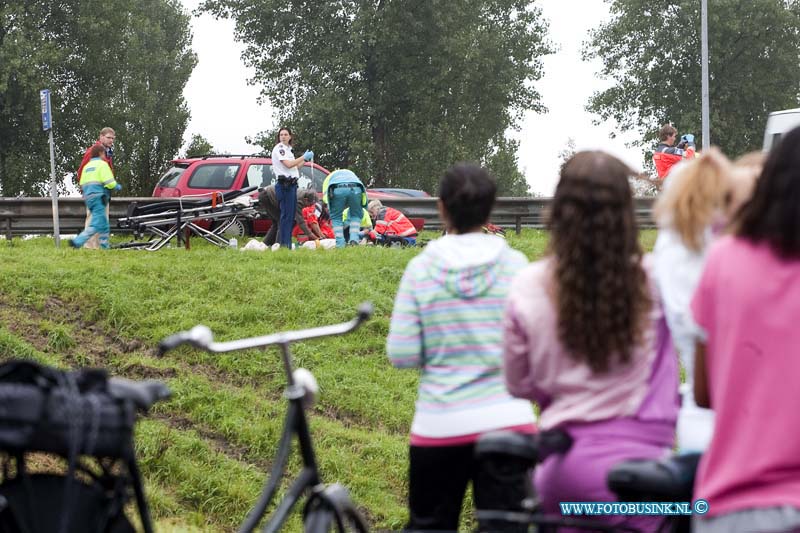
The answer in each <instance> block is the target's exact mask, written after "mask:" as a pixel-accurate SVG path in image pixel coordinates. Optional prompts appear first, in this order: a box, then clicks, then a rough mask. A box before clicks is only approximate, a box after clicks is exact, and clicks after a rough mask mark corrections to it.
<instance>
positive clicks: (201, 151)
mask: <svg viewBox="0 0 800 533" xmlns="http://www.w3.org/2000/svg"><path fill="white" fill-rule="evenodd" d="M213 153H214V147H213V146H212V145H211V143H210V142H209V141H208V139H206V138H205V137H203V136H202V135H200V134H199V133H195V134H194V135H192V140H191V141H190V142H189V146H187V147H186V157H198V156H201V155H207V154H213Z"/></svg>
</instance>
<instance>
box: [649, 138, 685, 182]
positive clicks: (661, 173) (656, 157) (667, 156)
mask: <svg viewBox="0 0 800 533" xmlns="http://www.w3.org/2000/svg"><path fill="white" fill-rule="evenodd" d="M693 157H694V146H692V145H689V146H688V147H687V148H686V149H685V150H684V149H683V148H678V147H676V146H670V145H668V144H664V143H660V144H659V145H658V146H657V147H656V151H655V152H654V153H653V163H655V164H656V173H657V174H658V177H659V179H662V180H663V179H664V178H666V177H667V174H669V171H670V169H671V168H672V167H673V165H675V163H677V162H679V161H682V160H684V159H692V158H693Z"/></svg>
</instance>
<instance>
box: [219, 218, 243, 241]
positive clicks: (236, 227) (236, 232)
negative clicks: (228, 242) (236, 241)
mask: <svg viewBox="0 0 800 533" xmlns="http://www.w3.org/2000/svg"><path fill="white" fill-rule="evenodd" d="M222 224H227V221H226V222H219V223H217V225H216V227H219V226H221V225H222ZM222 234H223V235H225V236H226V237H247V236H249V235H251V232H250V224H249V223H248V222H246V221H244V220H241V219H238V218H237V219H236V220H234V221H233V223H232V224H231V225H230V226H228V227H227V228H225V231H223V232H222Z"/></svg>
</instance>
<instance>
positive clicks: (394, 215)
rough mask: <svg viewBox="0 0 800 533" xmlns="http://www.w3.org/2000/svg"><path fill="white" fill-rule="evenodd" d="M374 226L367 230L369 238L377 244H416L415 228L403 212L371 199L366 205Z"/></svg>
mask: <svg viewBox="0 0 800 533" xmlns="http://www.w3.org/2000/svg"><path fill="white" fill-rule="evenodd" d="M367 211H368V212H369V216H370V217H371V218H372V221H373V223H374V224H375V228H374V229H373V230H372V231H370V232H369V237H370V240H372V241H375V242H376V243H378V244H387V243H390V242H400V243H401V244H403V245H407V246H414V245H416V244H417V228H415V227H414V224H412V223H411V221H410V220H408V217H406V216H405V215H404V214H403V213H401V212H400V211H398V210H397V209H394V208H393V207H385V206H384V205H383V204H382V203H381V201H380V200H372V201H371V202H370V203H369V205H368V206H367Z"/></svg>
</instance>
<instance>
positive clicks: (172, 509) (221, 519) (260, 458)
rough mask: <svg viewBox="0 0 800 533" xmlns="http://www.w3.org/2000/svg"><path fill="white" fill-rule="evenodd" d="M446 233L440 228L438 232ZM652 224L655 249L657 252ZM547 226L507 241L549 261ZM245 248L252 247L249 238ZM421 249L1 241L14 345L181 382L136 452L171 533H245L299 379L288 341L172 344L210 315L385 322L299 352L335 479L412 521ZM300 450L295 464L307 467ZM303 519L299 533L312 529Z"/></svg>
mask: <svg viewBox="0 0 800 533" xmlns="http://www.w3.org/2000/svg"><path fill="white" fill-rule="evenodd" d="M425 237H428V238H432V237H435V235H433V234H431V235H426V236H425ZM654 238H655V237H654V232H644V233H643V235H642V242H643V243H644V245H645V247H646V248H651V247H652V242H653V241H654ZM547 239H548V236H547V233H546V232H543V231H536V230H524V231H523V233H522V235H521V236H516V235H514V234H513V233H511V234H509V236H508V241H509V244H510V245H511V246H513V247H514V248H516V249H519V250H521V251H522V252H523V253H525V254H526V255H527V256H528V257H529V258H530V259H532V260H533V259H536V258H538V257H540V256H541V255H542V254H543V253H544V251H545V249H546V246H547ZM242 244H244V243H242ZM416 253H418V250H415V249H387V248H381V247H378V248H374V247H369V248H360V247H359V248H348V249H343V250H335V251H307V250H299V251H295V252H285V251H284V252H277V253H272V252H266V253H248V252H239V251H236V250H231V249H217V248H214V247H211V246H208V245H204V244H203V243H201V242H196V241H193V243H192V249H191V251H186V250H183V249H178V248H174V249H164V250H162V251H159V252H155V253H150V252H143V251H133V250H130V251H110V252H100V251H91V250H81V251H75V250H71V249H68V248H67V247H66V246H65V244H62V248H61V249H55V247H54V246H53V241H52V240H51V239H46V238H39V239H31V240H26V241H22V240H19V239H15V240H14V241H12V242H8V241H2V240H0V258H2V260H0V353H2V355H3V357H31V358H34V359H37V360H40V361H42V362H45V363H48V364H56V365H59V366H76V365H96V366H105V367H108V368H110V369H111V371H112V372H113V373H115V374H120V375H127V376H130V377H158V378H160V379H163V380H164V381H166V382H167V383H168V384H169V386H170V387H171V389H172V390H173V398H172V399H171V400H170V401H169V402H166V403H165V404H163V405H159V406H158V407H157V408H156V409H155V410H154V413H153V414H152V415H151V416H150V417H149V418H148V419H147V420H145V421H143V422H141V423H140V424H139V425H138V428H137V452H138V455H139V457H140V460H141V464H142V470H143V473H144V475H145V479H146V485H147V491H148V494H149V496H150V499H151V502H152V506H153V514H154V516H155V517H156V519H157V521H158V525H159V529H160V530H163V531H233V530H235V528H236V525H237V524H239V523H240V522H241V521H242V520H243V518H244V516H245V514H246V512H247V510H248V509H249V507H250V506H251V505H252V504H253V502H254V501H255V500H256V498H257V496H258V494H259V491H260V489H261V486H262V483H263V482H264V479H265V477H266V472H267V471H268V468H269V466H270V464H271V463H270V462H271V460H272V457H273V455H274V453H275V450H276V447H277V442H278V438H279V435H280V431H281V427H282V423H283V414H284V412H285V400H283V398H282V391H283V387H284V384H285V378H284V376H283V371H282V367H281V363H280V356H279V354H278V352H277V351H276V350H275V349H267V350H250V351H247V352H237V353H233V354H226V355H212V354H206V353H201V352H198V351H196V350H192V349H189V348H180V349H178V350H175V351H174V352H171V353H170V354H168V355H167V357H165V358H163V359H158V358H156V357H155V356H154V352H153V348H154V347H155V346H156V344H157V342H158V340H159V339H161V338H163V337H165V336H167V335H169V334H171V333H174V332H176V331H178V330H183V329H188V328H191V327H192V326H194V325H196V324H198V323H202V324H205V325H207V326H209V327H210V328H211V329H212V330H213V331H214V333H215V338H216V340H230V339H235V338H240V337H246V336H254V335H263V334H267V333H272V332H276V331H281V330H286V329H300V328H307V327H312V326H316V325H321V324H328V323H335V322H340V321H344V320H348V319H350V318H352V316H353V315H354V312H355V309H356V307H357V306H358V304H359V303H360V302H362V301H365V300H369V301H372V302H373V304H374V306H375V315H374V318H373V319H371V320H370V321H369V322H368V323H367V324H366V325H364V326H363V327H362V328H361V329H360V330H358V331H357V332H355V333H353V334H350V335H346V336H342V337H335V338H328V339H321V340H318V341H309V342H306V343H300V344H297V345H295V346H294V358H295V362H296V364H297V366H304V367H306V368H308V369H310V370H311V371H312V372H313V373H314V375H315V376H316V378H317V380H318V381H319V384H320V388H321V393H320V398H319V401H318V403H317V405H316V406H315V407H314V409H313V411H312V413H311V416H310V420H311V426H312V432H313V435H314V443H315V446H316V451H317V453H318V455H319V458H318V459H319V464H320V468H321V470H322V475H323V479H325V480H326V481H328V482H333V481H339V482H341V483H343V484H345V485H346V486H347V487H348V488H349V489H350V490H351V493H352V495H353V497H354V499H355V500H356V502H357V503H358V504H359V505H360V506H361V507H362V509H364V511H365V512H366V514H367V515H368V517H369V520H370V521H371V522H372V524H373V526H375V527H376V528H378V529H400V528H401V527H402V526H403V524H404V522H405V520H406V518H407V511H406V503H405V502H406V493H407V480H406V469H407V464H406V463H407V442H408V437H407V433H408V428H409V426H410V423H411V418H412V415H413V406H414V400H415V398H416V387H417V374H416V373H415V372H413V371H401V370H396V369H394V368H392V367H391V365H390V364H389V362H388V360H387V358H386V354H385V351H384V344H385V338H386V334H387V332H388V326H389V316H390V314H391V309H392V303H393V298H394V295H395V292H396V289H397V285H398V283H399V280H400V277H401V275H402V273H403V270H404V268H405V266H406V264H407V262H408V261H409V260H410V259H411V258H412V257H413V256H414V255H415V254H416ZM298 466H299V460H298V459H297V458H296V457H295V458H293V460H292V462H291V463H290V469H291V470H292V471H293V472H296V471H297V469H298ZM298 528H299V522H298V517H297V516H295V517H294V518H293V522H292V523H291V524H290V526H289V527H288V528H287V530H290V531H294V530H298Z"/></svg>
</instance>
